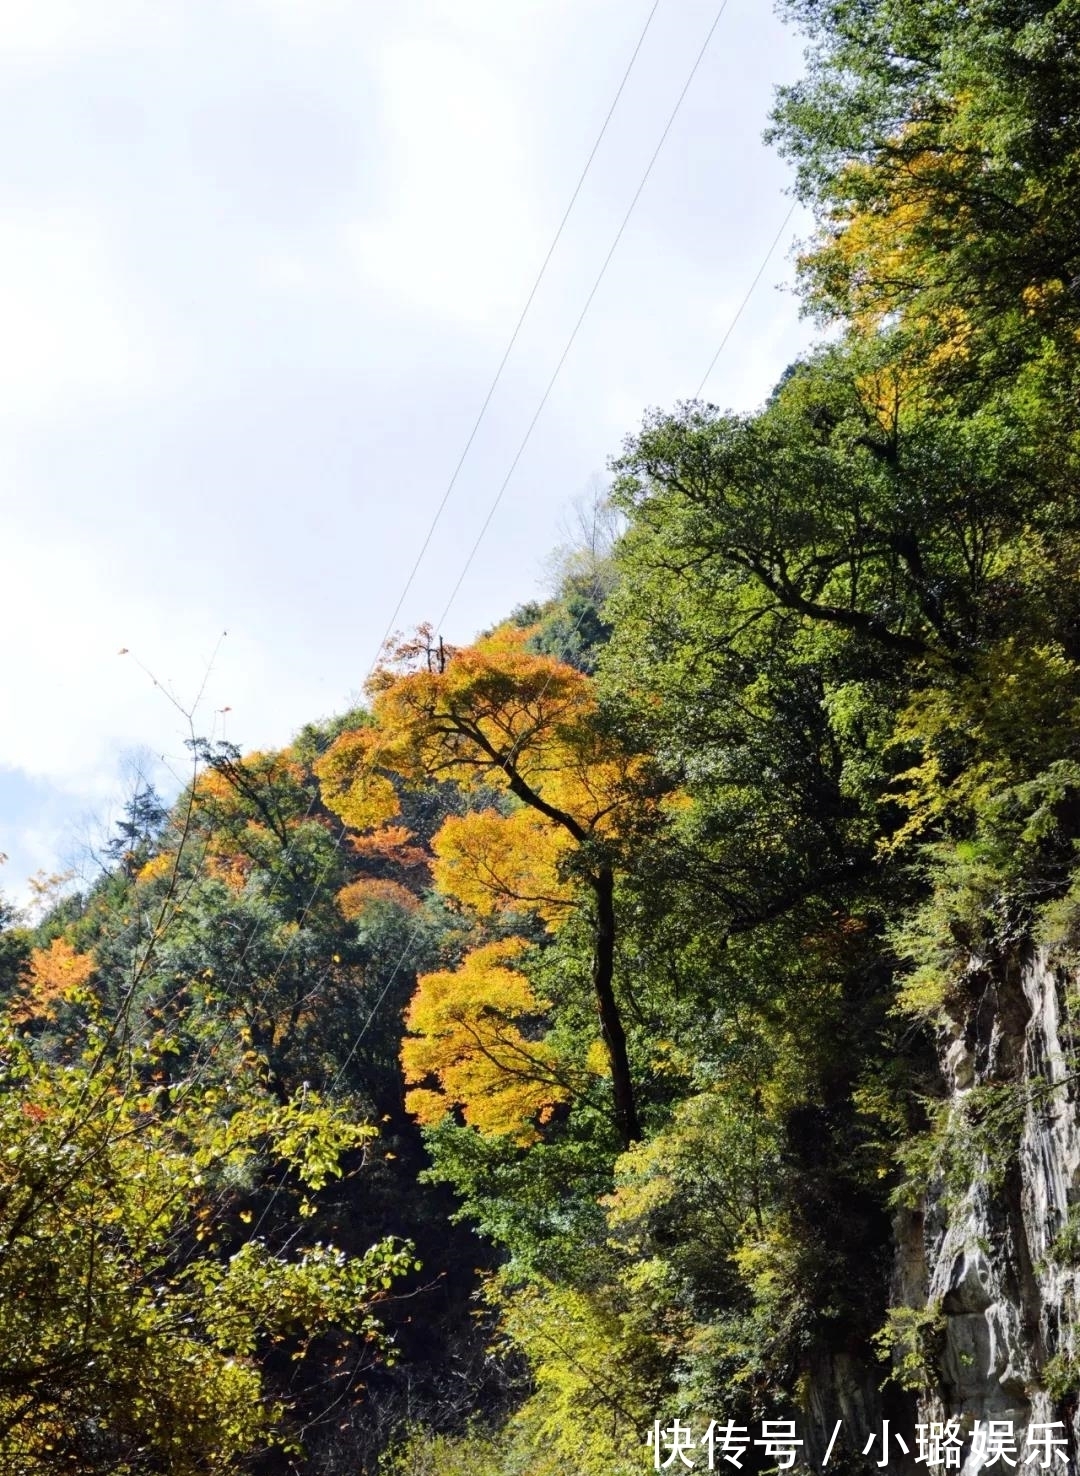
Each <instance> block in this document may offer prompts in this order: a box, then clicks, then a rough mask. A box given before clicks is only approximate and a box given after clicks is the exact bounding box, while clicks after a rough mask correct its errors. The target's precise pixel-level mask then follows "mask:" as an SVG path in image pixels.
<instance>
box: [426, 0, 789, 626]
mask: <svg viewBox="0 0 1080 1476" xmlns="http://www.w3.org/2000/svg"><path fill="white" fill-rule="evenodd" d="M727 7H728V0H721V5H720V8H719V9H718V10H717V12H716V15H715V16H714V17H713V23H712V25H711V26H710V27H709V29H708V31H707V32H706V33H705V40H704V41H703V42H702V43H701V49H700V51H699V52H698V54H697V56H696V57H695V58H694V64H693V66H692V67H691V68H690V71H689V74H688V75H687V78H686V81H685V82H684V83H683V85H682V91H681V92H680V93H679V95H678V97H677V98H676V99H675V106H674V107H673V108H672V110H671V113H670V114H669V116H668V120H667V122H666V123H665V124H664V128H663V131H662V133H661V134H660V138H659V140H658V141H657V144H656V147H655V149H653V152H652V157H651V158H650V160H649V162H648V164H647V165H646V166H645V172H644V174H643V175H642V176H641V180H640V182H639V183H638V187H637V189H636V190H635V191H634V195H633V199H632V200H631V201H630V205H629V207H628V208H627V211H626V214H625V215H624V216H623V218H622V221H621V223H620V225H619V229H618V230H617V231H616V232H615V239H614V240H613V241H612V243H611V246H610V247H609V249H608V253H607V255H606V256H605V257H604V260H603V263H602V264H601V267H600V270H599V272H598V273H597V276H596V280H595V282H594V283H593V285H592V288H591V289H590V291H589V295H588V297H586V299H585V305H584V307H583V308H582V309H581V312H580V313H579V315H578V319H577V322H576V323H575V324H574V326H573V328H572V329H571V330H570V337H569V338H568V339H567V340H566V345H565V347H564V348H563V351H562V353H561V354H560V355H559V361H558V363H557V364H556V365H555V368H554V370H553V371H552V375H551V378H550V379H549V380H548V382H547V387H546V389H545V390H544V393H543V395H542V396H541V397H540V403H539V405H537V407H536V410H535V412H534V414H533V417H532V419H531V420H530V421H529V424H528V426H527V428H526V430H525V434H524V436H522V438H521V443H520V445H519V446H518V448H517V451H516V453H515V455H514V459H513V461H512V462H511V463H510V470H509V471H508V472H507V473H506V476H505V477H504V478H503V481H502V485H501V486H500V487H499V490H498V492H497V493H496V494H495V500H494V501H493V502H492V504H491V506H490V508H489V509H488V513H487V517H486V518H485V519H484V521H483V523H482V524H481V527H480V531H479V533H478V534H477V535H476V541H475V543H474V544H473V546H472V548H471V549H470V551H469V554H468V557H467V558H466V560H465V564H464V566H463V568H462V570H461V573H460V574H459V575H458V579H457V583H456V584H455V585H454V587H453V589H452V590H451V591H450V598H449V599H448V600H447V602H446V608H445V609H444V610H443V613H442V615H441V617H440V619H439V624H440V625H442V624H443V623H444V622H445V620H446V617H447V615H448V614H449V612H450V609H451V607H452V606H453V603H454V601H455V600H456V599H457V595H458V591H459V590H460V589H461V586H462V584H463V583H464V580H465V576H466V574H467V573H468V572H469V569H470V568H471V567H472V562H473V559H474V558H475V557H476V553H477V550H478V549H479V547H480V545H481V543H482V542H483V541H484V537H485V535H486V533H487V530H488V528H489V527H490V526H491V521H492V519H493V518H494V516H495V514H496V512H497V511H498V509H499V504H500V503H501V502H502V499H503V494H504V493H505V492H506V489H507V487H508V486H509V485H510V479H511V478H512V477H513V475H514V472H515V471H516V470H517V465H518V462H519V461H520V460H521V458H522V456H523V455H524V453H525V448H526V447H527V446H528V444H529V441H530V440H531V439H532V433H533V431H534V430H535V429H536V423H537V421H538V420H539V419H540V416H541V413H542V412H543V409H544V406H545V405H546V404H547V402H548V398H549V396H550V394H551V391H552V390H553V389H554V388H555V381H556V380H557V379H558V377H559V375H560V373H561V372H562V367H563V365H564V364H565V363H566V360H567V358H568V357H569V354H570V350H571V349H572V348H573V346H574V342H575V340H576V339H577V336H578V333H579V331H580V329H581V325H582V324H583V323H584V321H585V318H586V316H587V314H588V311H589V308H590V307H591V306H592V301H593V298H594V297H595V296H596V294H597V292H598V291H599V288H600V284H601V282H602V281H603V280H604V277H605V276H606V274H607V269H608V266H609V265H610V264H611V258H612V257H613V256H614V255H615V252H616V250H617V249H618V245H619V242H620V241H621V240H622V238H623V233H624V232H625V230H626V227H627V226H628V225H629V224H630V217H631V216H632V215H633V213H634V211H635V209H636V208H637V203H638V201H639V200H640V199H641V196H642V193H643V192H644V189H645V186H646V185H647V184H648V182H649V176H650V175H651V174H652V172H653V167H654V165H655V164H656V161H657V159H658V158H659V157H660V151H661V150H662V149H663V147H664V144H665V143H666V142H667V136H668V134H669V133H670V132H671V129H672V127H673V125H674V123H675V119H676V118H677V117H678V116H679V112H680V110H681V109H682V105H683V101H684V99H685V97H686V94H687V93H688V92H689V91H690V86H691V84H692V83H693V80H694V78H695V77H696V76H697V72H698V68H699V67H700V66H701V63H702V61H703V60H704V58H705V53H706V51H707V50H708V49H709V42H710V41H711V40H712V38H713V34H714V32H715V31H716V28H717V26H718V25H719V24H720V20H721V18H722V16H723V14H724V11H725V10H726V9H727ZM762 269H763V270H764V268H762Z"/></svg>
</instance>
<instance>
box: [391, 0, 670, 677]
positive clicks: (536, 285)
mask: <svg viewBox="0 0 1080 1476" xmlns="http://www.w3.org/2000/svg"><path fill="white" fill-rule="evenodd" d="M659 8H660V0H654V3H653V7H652V9H651V10H650V11H649V13H648V15H647V16H646V17H645V24H644V26H642V28H641V33H640V35H639V36H638V39H637V45H636V46H635V47H634V49H633V51H632V52H631V54H630V60H629V61H628V62H627V64H626V70H625V71H624V72H623V74H622V78H621V80H620V82H619V85H618V87H617V88H616V89H615V96H614V97H613V98H612V100H611V106H610V107H609V108H608V110H607V113H606V114H605V115H604V121H603V123H602V124H601V125H600V132H599V133H598V134H597V135H596V138H595V140H594V141H593V146H592V148H591V149H590V150H589V155H588V158H587V159H586V160H585V165H584V168H583V169H582V171H581V173H580V174H579V175H578V180H577V184H576V185H575V186H574V190H573V193H572V194H571V196H570V200H569V203H568V204H567V206H566V209H565V210H564V211H563V214H562V219H561V220H560V221H559V224H558V227H557V228H556V231H555V234H554V236H552V238H551V245H550V246H549V247H548V249H547V254H546V255H545V257H544V259H543V261H542V262H541V263H540V270H539V271H538V272H537V274H536V278H535V280H534V281H533V284H532V287H531V288H530V289H529V295H528V297H527V298H526V299H525V306H524V307H523V308H522V309H521V312H520V314H519V315H518V320H517V322H516V323H515V324H514V330H513V332H512V333H511V334H510V337H509V339H508V340H507V344H506V348H505V349H504V350H503V355H502V358H501V359H500V360H499V365H498V368H497V369H496V370H495V373H494V375H493V376H492V379H491V383H490V384H489V385H488V389H487V394H486V395H485V396H484V400H483V403H482V404H481V406H480V409H479V411H478V412H477V416H476V419H475V420H474V421H473V424H472V429H471V430H470V431H469V434H468V436H467V437H466V440H465V445H464V446H463V447H462V451H461V455H460V456H459V457H458V459H457V465H456V466H455V467H454V470H453V473H452V475H451V477H450V480H449V482H448V483H447V486H446V491H445V492H444V493H443V495H442V500H441V501H440V503H439V505H438V507H437V508H436V509H435V513H434V516H433V517H432V519H431V523H430V525H429V526H428V530H427V533H426V534H425V535H424V540H423V542H422V543H421V545H420V551H419V553H418V554H417V555H416V558H415V560H414V562H413V566H412V568H411V569H410V570H409V575H408V578H407V579H406V580H405V584H404V586H403V587H402V591H401V594H400V595H399V596H398V602H397V604H396V605H395V606H394V610H393V613H392V614H391V616H390V619H389V621H388V622H387V626H386V630H385V631H384V632H383V637H382V640H381V641H380V642H379V648H378V650H377V651H376V653H375V657H374V660H373V661H372V664H371V668H370V669H369V672H368V675H369V676H370V674H371V671H373V670H374V668H375V665H376V664H377V662H378V660H379V656H380V655H381V654H382V651H383V649H384V648H385V646H386V642H387V641H388V640H389V639H390V636H391V634H392V633H393V629H394V623H395V621H396V620H397V618H398V615H399V614H400V613H401V607H402V605H403V604H404V603H405V600H406V599H407V597H408V594H409V591H410V589H412V586H413V580H414V579H415V578H416V575H417V572H418V570H419V568H420V565H421V564H422V563H423V560H424V555H425V554H426V553H427V551H428V549H429V548H430V546H431V540H432V538H433V537H434V536H435V529H436V528H437V527H438V525H439V521H440V519H441V518H442V515H443V513H444V512H445V511H446V505H447V503H448V502H449V501H450V497H451V494H452V493H453V491H454V488H455V487H456V486H457V480H458V477H459V476H460V475H461V469H462V467H463V466H464V465H465V462H466V460H467V458H468V455H469V452H470V451H471V450H472V444H473V442H474V441H475V440H476V435H477V432H478V431H479V429H480V426H481V423H482V422H483V419H484V416H485V415H486V414H487V409H488V406H489V405H490V404H491V400H492V397H493V395H494V394H495V391H496V389H497V388H498V386H499V382H500V380H501V379H502V373H503V370H504V369H505V368H506V364H507V361H508V359H509V358H510V355H511V354H512V353H513V351H514V345H515V344H516V343H517V341H518V337H519V336H520V334H521V330H522V327H523V326H524V323H525V319H526V318H527V317H528V315H529V309H530V308H531V307H532V305H533V301H534V299H535V297H536V294H537V292H538V291H539V290H540V284H541V282H543V280H544V277H545V276H546V274H547V269H548V267H549V265H550V264H551V258H552V257H553V256H554V255H555V248H556V247H557V246H558V244H559V242H560V240H561V239H562V233H563V231H564V230H565V228H566V223H567V221H568V220H569V219H570V215H571V213H572V211H573V209H574V206H575V205H576V204H577V198H578V196H579V195H580V194H581V189H582V186H583V185H584V183H585V181H586V179H587V178H588V175H589V171H590V170H591V169H592V165H593V160H594V159H595V158H596V155H597V153H598V151H599V149H600V145H601V144H602V143H603V141H604V136H605V135H606V133H607V131H608V124H609V123H610V122H611V120H612V118H613V117H614V114H615V109H616V108H617V107H618V105H619V99H620V98H621V97H622V95H623V91H624V90H625V88H626V84H627V82H628V81H629V80H630V73H631V72H632V71H633V70H634V64H635V63H636V62H637V59H638V54H639V53H640V51H641V48H642V46H643V45H644V44H645V37H646V36H647V35H648V33H649V27H650V26H651V25H652V22H653V17H654V16H655V14H656V12H657V10H658V9H659Z"/></svg>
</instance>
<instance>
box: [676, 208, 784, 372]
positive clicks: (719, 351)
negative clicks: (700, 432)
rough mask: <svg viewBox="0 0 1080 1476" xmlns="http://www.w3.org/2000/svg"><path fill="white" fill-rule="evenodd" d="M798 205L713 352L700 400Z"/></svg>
mask: <svg viewBox="0 0 1080 1476" xmlns="http://www.w3.org/2000/svg"><path fill="white" fill-rule="evenodd" d="M797 205H798V201H793V202H792V205H791V208H790V209H789V210H788V213H787V214H786V215H785V216H784V219H783V222H782V224H781V226H780V229H779V230H778V231H777V233H776V235H775V236H774V237H773V243H772V245H771V246H770V247H769V249H768V251H766V253H765V256H764V258H763V259H762V262H761V265H760V266H759V267H758V269H757V271H756V272H755V273H754V280H753V281H752V282H751V283H750V286H749V287H748V288H747V289H746V295H745V296H744V297H743V300H742V302H740V303H739V306H738V307H737V308H736V310H735V316H734V317H733V318H732V320H731V322H730V323H729V324H728V325H727V329H726V331H725V333H724V336H723V338H722V339H721V340H720V346H719V347H718V348H717V350H716V353H715V354H713V356H712V359H711V361H710V363H709V367H708V368H707V369H706V370H705V373H704V374H703V375H702V377H701V383H700V384H699V385H698V387H697V389H696V390H695V391H694V399H695V400H700V399H701V391H702V390H703V389H704V388H705V386H706V384H707V383H708V381H709V376H710V375H711V374H712V372H713V370H714V369H715V368H716V361H717V359H719V357H720V355H721V354H722V353H723V351H724V345H725V344H726V343H727V341H728V339H729V338H730V337H731V335H732V334H733V333H734V331H735V325H736V324H737V323H738V321H739V319H740V318H741V317H742V315H743V309H744V308H745V307H746V304H747V303H748V302H749V301H750V299H751V297H752V296H753V295H754V288H755V287H756V286H757V284H758V283H759V282H760V281H761V278H762V276H763V274H764V272H765V268H766V267H767V266H768V265H769V262H770V261H771V260H772V255H773V252H774V251H775V250H776V248H777V246H779V244H780V237H781V236H782V235H783V234H784V232H785V231H786V230H787V227H788V221H789V220H790V219H791V217H792V216H793V215H794V214H795V210H796V207H797Z"/></svg>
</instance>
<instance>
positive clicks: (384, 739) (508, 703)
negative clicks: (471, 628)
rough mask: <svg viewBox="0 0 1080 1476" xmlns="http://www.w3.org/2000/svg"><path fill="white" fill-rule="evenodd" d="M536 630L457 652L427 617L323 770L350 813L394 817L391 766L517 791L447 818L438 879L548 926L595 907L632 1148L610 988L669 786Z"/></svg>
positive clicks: (635, 1126) (333, 799)
mask: <svg viewBox="0 0 1080 1476" xmlns="http://www.w3.org/2000/svg"><path fill="white" fill-rule="evenodd" d="M527 635H528V632H527V631H524V630H520V629H515V628H512V627H501V628H500V629H498V630H497V631H495V632H494V633H493V634H492V635H490V636H487V637H485V638H484V639H482V640H480V641H478V642H477V643H476V644H475V645H473V646H469V647H465V648H460V649H451V648H450V647H447V646H444V645H443V644H442V642H441V641H439V642H435V641H434V640H433V639H432V636H431V632H430V630H428V629H427V628H423V627H422V628H421V630H420V632H419V634H418V636H417V638H416V639H415V640H412V641H409V642H405V643H402V644H400V645H399V646H398V647H396V648H395V649H394V651H393V652H392V654H391V661H390V663H389V664H388V665H386V666H385V667H383V668H382V669H381V670H380V671H378V672H377V673H376V674H375V676H374V677H373V679H372V681H371V684H370V694H371V698H372V714H371V715H372V723H371V726H369V727H366V728H361V729H357V730H354V731H352V732H349V733H345V734H343V735H342V736H341V737H340V738H339V739H338V740H337V742H336V743H335V744H334V746H333V747H332V748H331V749H330V750H329V752H328V753H327V754H326V755H325V756H324V757H323V759H322V760H320V763H319V765H318V766H317V772H318V775H319V778H320V781H321V783H322V787H323V796H324V798H325V799H326V801H327V802H328V803H329V804H331V805H332V806H333V807H334V808H335V809H336V810H337V811H338V813H339V814H340V815H341V816H342V818H343V819H345V820H346V821H348V822H349V823H351V824H354V825H355V824H359V825H367V826H373V825H378V824H382V823H384V822H385V821H386V820H387V819H389V818H391V817H392V816H393V814H394V813H395V812H396V808H397V798H396V792H395V790H394V787H393V782H392V778H393V776H397V778H398V779H399V780H404V781H405V782H406V783H409V784H419V783H423V782H425V781H431V780H452V781H454V782H455V783H457V784H459V785H462V786H463V787H464V788H466V789H473V790H477V789H482V788H487V789H492V788H494V789H497V790H503V791H505V792H506V793H508V794H509V795H511V796H513V798H514V799H515V800H517V801H518V806H517V807H516V808H511V810H510V812H509V813H506V814H504V813H502V812H501V811H497V810H495V809H489V810H486V811H483V812H480V813H474V814H470V815H466V816H464V817H454V818H452V819H450V820H447V822H446V823H445V825H444V826H443V828H442V830H441V831H440V832H439V834H438V835H437V836H436V837H435V841H434V850H435V853H436V857H437V860H436V865H435V877H436V883H437V885H438V886H439V887H440V889H441V890H443V891H445V892H446V893H448V894H450V895H452V896H454V897H456V898H458V899H459V900H460V901H462V902H465V903H467V904H468V905H470V906H472V907H474V908H476V909H477V910H478V911H480V912H481V913H483V912H491V911H494V910H496V909H512V910H517V911H520V910H530V911H532V912H534V913H535V914H537V915H538V916H540V917H541V918H543V920H544V921H545V922H546V924H547V925H548V927H549V928H556V927H558V926H559V924H560V922H561V921H562V920H563V919H564V918H566V917H567V916H568V915H569V914H570V913H571V912H572V911H574V910H580V909H581V908H583V907H585V908H587V910H588V913H589V916H590V919H591V931H592V944H593V959H592V986H593V993H594V996H595V1001H596V1010H597V1016H598V1020H599V1027H600V1035H601V1038H602V1040H603V1044H604V1048H605V1051H606V1054H607V1060H608V1064H609V1067H610V1072H611V1080H612V1090H613V1098H614V1120H615V1125H616V1130H617V1132H618V1135H619V1139H620V1141H621V1142H622V1144H623V1145H624V1146H625V1145H627V1144H629V1143H631V1142H633V1141H634V1140H635V1139H636V1138H638V1137H640V1130H639V1123H638V1114H637V1106H636V1102H635V1094H634V1085H633V1080H632V1077H631V1073H630V1065H629V1059H628V1055H627V1048H626V1032H625V1029H624V1026H623V1020H622V1013H621V1010H620V1007H619V1002H618V998H617V996H616V991H615V984H614V973H615V943H616V912H615V882H616V876H617V874H618V872H619V871H620V870H621V869H623V868H624V867H626V866H627V865H628V864H629V863H630V861H631V860H632V857H633V855H634V853H635V850H636V846H637V842H638V841H639V840H640V838H641V837H642V836H643V835H644V834H645V833H647V832H648V831H649V830H650V829H652V828H655V827H656V825H658V824H659V823H661V821H662V815H663V812H662V806H661V787H660V786H659V785H658V783H657V778H656V774H655V772H654V770H653V767H652V765H651V764H650V763H649V762H648V761H647V760H646V759H645V758H643V757H642V756H641V755H639V754H636V753H634V752H632V751H630V749H628V748H627V747H626V746H625V745H624V744H622V743H621V742H620V741H619V740H618V739H617V738H616V737H615V736H613V735H612V733H611V732H610V731H609V730H608V729H607V727H606V726H605V724H604V722H603V720H602V716H601V713H600V710H599V707H598V704H597V700H596V696H595V692H594V689H593V686H592V683H591V682H590V680H589V678H588V677H587V676H585V675H584V674H583V673H582V672H580V671H577V670H576V669H575V668H573V667H571V666H568V665H566V664H565V663H564V662H561V661H558V660H556V659H554V658H553V657H550V656H541V655H537V654H535V653H533V652H530V651H529V650H528V649H527V648H526V640H527Z"/></svg>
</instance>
